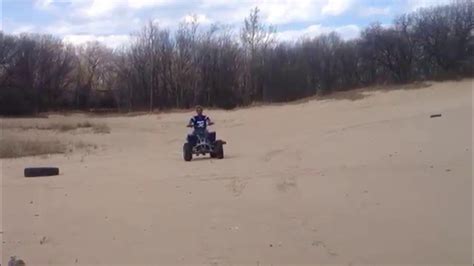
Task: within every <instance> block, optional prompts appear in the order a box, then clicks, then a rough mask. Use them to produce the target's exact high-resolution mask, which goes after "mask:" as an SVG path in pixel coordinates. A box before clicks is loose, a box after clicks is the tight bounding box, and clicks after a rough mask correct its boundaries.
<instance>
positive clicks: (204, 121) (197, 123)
mask: <svg viewBox="0 0 474 266" xmlns="http://www.w3.org/2000/svg"><path fill="white" fill-rule="evenodd" d="M210 121H211V120H210V119H209V117H207V116H205V115H196V116H193V117H192V118H191V119H190V120H189V123H190V124H192V125H193V127H194V129H206V128H207V125H208V123H209V122H210Z"/></svg>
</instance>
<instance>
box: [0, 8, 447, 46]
mask: <svg viewBox="0 0 474 266" xmlns="http://www.w3.org/2000/svg"><path fill="white" fill-rule="evenodd" d="M0 1H1V7H0V23H1V24H0V27H1V28H2V30H3V31H4V32H6V33H10V34H20V33H45V34H53V35H55V36H58V37H60V38H62V39H63V40H64V41H66V42H69V43H73V44H82V43H85V42H88V41H99V42H102V43H104V44H105V45H107V46H109V47H112V48H115V47H119V46H121V45H123V44H125V43H127V41H128V40H129V38H130V34H131V33H133V32H137V31H138V30H140V28H141V27H143V25H145V24H146V23H147V22H149V21H154V22H156V23H158V24H159V25H160V27H163V28H168V29H170V30H173V29H176V28H177V27H178V25H179V24H180V23H183V22H187V21H190V20H191V18H193V17H194V18H195V19H197V21H198V23H199V25H200V27H201V28H202V29H206V27H209V26H210V25H212V24H215V23H220V24H226V25H230V26H233V28H234V30H238V29H239V28H240V27H241V26H242V24H243V20H244V18H245V17H247V16H248V14H249V13H250V10H251V9H252V8H254V7H258V8H259V9H260V10H261V11H260V13H261V18H262V22H263V23H265V24H267V25H273V26H274V27H276V30H277V38H278V40H280V41H292V40H296V39H298V38H300V37H303V36H306V37H312V36H318V35H320V34H323V33H328V32H331V31H336V32H337V33H339V34H340V35H341V36H342V37H343V38H344V39H351V38H356V37H357V36H358V35H359V33H360V30H361V29H363V28H364V27H366V26H368V25H369V24H370V23H372V22H380V23H381V24H383V25H389V24H390V23H392V21H393V19H394V18H395V17H396V16H397V15H400V14H403V13H407V12H411V11H414V10H416V9H418V8H422V7H428V6H436V5H441V4H446V3H449V2H450V0H293V1H292V0H0Z"/></svg>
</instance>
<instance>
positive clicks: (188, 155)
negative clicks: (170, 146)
mask: <svg viewBox="0 0 474 266" xmlns="http://www.w3.org/2000/svg"><path fill="white" fill-rule="evenodd" d="M183 158H184V160H185V161H186V162H189V161H191V160H192V159H193V148H192V147H191V144H189V143H188V142H186V143H184V145H183Z"/></svg>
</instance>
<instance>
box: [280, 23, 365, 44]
mask: <svg viewBox="0 0 474 266" xmlns="http://www.w3.org/2000/svg"><path fill="white" fill-rule="evenodd" d="M360 30H361V29H360V27H359V26H357V25H346V26H341V27H327V26H322V25H320V24H316V25H311V26H309V27H307V28H304V29H301V30H288V31H283V32H279V33H277V37H278V39H279V40H281V41H295V40H298V39H299V38H306V37H309V38H311V37H316V36H319V35H322V34H328V33H330V32H333V31H334V32H337V33H338V34H339V35H340V36H341V37H342V38H343V39H345V40H349V39H354V38H357V37H358V36H359V34H360Z"/></svg>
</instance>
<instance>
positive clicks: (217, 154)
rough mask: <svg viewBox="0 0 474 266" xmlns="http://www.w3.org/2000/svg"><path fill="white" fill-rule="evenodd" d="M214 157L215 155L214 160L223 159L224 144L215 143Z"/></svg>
mask: <svg viewBox="0 0 474 266" xmlns="http://www.w3.org/2000/svg"><path fill="white" fill-rule="evenodd" d="M214 155H215V157H214V158H217V159H224V144H223V143H222V142H221V141H217V142H216V147H215V152H214ZM211 157H212V154H211Z"/></svg>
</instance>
